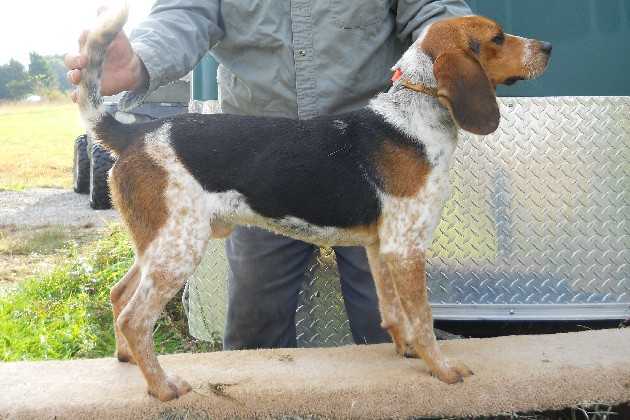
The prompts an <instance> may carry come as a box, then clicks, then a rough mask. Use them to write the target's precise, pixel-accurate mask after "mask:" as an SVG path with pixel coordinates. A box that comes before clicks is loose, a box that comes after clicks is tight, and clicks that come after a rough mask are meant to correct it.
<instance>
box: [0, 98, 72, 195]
mask: <svg viewBox="0 0 630 420" xmlns="http://www.w3.org/2000/svg"><path fill="white" fill-rule="evenodd" d="M82 132H83V128H82V127H81V124H80V120H79V112H78V109H77V106H76V105H75V104H73V103H71V102H69V101H68V102H59V103H44V104H20V103H17V104H16V103H5V104H2V105H0V144H2V147H1V148H0V190H22V189H25V188H33V187H58V188H69V187H70V186H71V185H72V154H73V144H74V139H75V138H76V137H77V136H78V135H79V134H81V133H82Z"/></svg>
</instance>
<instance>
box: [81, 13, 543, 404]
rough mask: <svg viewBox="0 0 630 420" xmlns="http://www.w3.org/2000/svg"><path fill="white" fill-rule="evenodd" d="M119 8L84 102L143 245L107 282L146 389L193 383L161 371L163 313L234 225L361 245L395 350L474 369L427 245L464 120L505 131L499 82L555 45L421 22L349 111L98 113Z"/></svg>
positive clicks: (126, 358) (463, 25) (100, 32)
mask: <svg viewBox="0 0 630 420" xmlns="http://www.w3.org/2000/svg"><path fill="white" fill-rule="evenodd" d="M125 20H126V10H122V11H118V12H116V11H108V12H105V13H104V14H102V15H101V18H100V20H99V23H98V25H97V27H96V28H95V29H94V30H92V31H91V32H90V33H89V35H88V37H87V41H86V42H85V44H84V47H83V49H84V51H83V52H84V53H85V54H86V55H87V57H88V60H89V64H88V66H87V67H86V68H85V69H83V70H82V72H83V74H82V82H81V84H80V86H79V106H80V110H81V113H82V116H83V118H84V120H85V121H86V123H87V126H88V130H89V133H90V134H91V135H92V136H93V138H94V139H95V140H97V141H98V142H100V143H101V144H102V145H104V146H105V147H107V148H108V149H109V150H110V151H111V152H112V153H113V154H114V155H116V156H117V161H116V163H115V165H114V166H113V168H112V170H111V173H110V180H109V181H110V186H111V192H112V198H113V202H114V204H115V206H116V208H117V209H118V211H119V212H120V215H121V217H122V220H123V222H124V224H125V225H126V227H127V229H128V230H129V232H130V234H131V238H132V241H133V244H134V246H135V262H134V264H133V267H132V268H131V269H130V270H129V272H128V273H127V274H126V275H125V276H124V278H123V279H122V280H120V282H119V283H118V284H116V285H115V286H114V287H113V289H112V291H111V301H112V305H113V312H114V324H115V331H116V346H117V356H118V359H119V360H120V361H122V362H132V363H136V364H137V365H138V367H139V368H140V370H141V371H142V374H143V375H144V377H145V379H146V381H147V383H148V390H149V393H150V394H151V395H153V396H155V397H157V398H159V399H160V400H162V401H168V400H171V399H173V398H176V397H179V396H181V395H183V394H185V393H186V392H188V391H190V390H191V387H190V385H188V384H187V383H186V382H185V381H184V380H182V379H180V378H178V377H176V376H172V375H167V374H166V373H165V372H164V371H163V370H162V368H161V366H160V364H159V363H158V359H157V357H156V355H155V353H154V350H153V340H152V336H151V333H152V331H153V326H154V324H155V322H156V320H157V318H158V316H159V314H160V312H161V311H162V310H163V308H164V306H165V305H166V303H167V302H168V301H169V300H170V299H171V298H172V297H173V296H174V295H175V294H176V293H177V291H178V290H180V288H181V287H182V286H183V285H184V284H185V282H186V279H187V278H188V277H189V276H190V275H191V274H192V273H193V272H194V271H195V268H196V267H197V265H198V264H199V261H200V260H201V258H202V256H203V254H204V251H205V249H206V245H207V243H208V240H209V239H210V237H214V238H221V237H225V236H227V235H229V234H230V231H231V229H232V227H233V226H234V225H239V224H240V225H255V226H260V227H263V228H266V229H269V230H271V231H274V232H277V233H279V234H283V235H288V236H291V237H293V238H297V239H300V240H304V241H308V242H311V243H314V244H318V245H360V246H364V247H365V248H366V250H367V255H368V259H369V263H370V269H371V272H372V274H373V277H374V281H375V283H376V288H377V292H378V297H379V308H380V312H381V316H382V321H383V324H382V326H383V328H386V329H387V331H388V332H389V333H390V335H391V337H392V339H393V342H394V344H395V347H396V351H397V352H398V353H399V354H401V355H402V354H405V352H410V353H413V354H415V355H416V356H417V357H420V358H422V359H423V360H424V362H425V363H426V364H427V365H428V367H429V369H430V370H431V372H432V374H433V375H435V376H436V377H437V378H438V379H439V380H441V381H443V382H446V383H449V384H452V383H455V382H459V381H462V378H463V377H466V376H468V375H471V373H472V372H471V371H470V369H468V368H467V367H466V366H465V365H464V364H462V363H460V362H457V361H455V360H451V359H449V358H447V357H446V356H445V355H444V354H443V353H442V352H441V351H440V347H439V345H438V343H437V342H436V339H435V335H434V333H433V328H432V316H431V307H430V305H429V302H428V299H427V288H426V278H425V253H426V251H427V249H428V248H429V246H430V245H431V238H432V235H433V232H434V230H435V228H436V227H437V225H438V222H439V220H440V215H441V212H442V207H443V205H444V203H445V201H446V199H447V198H448V196H449V181H448V171H449V166H450V162H451V158H452V155H453V151H454V150H455V146H456V145H457V132H458V127H459V128H461V129H463V130H466V131H469V132H471V133H475V134H482V135H484V134H489V133H492V132H493V131H495V130H496V129H497V127H498V125H499V119H500V114H499V107H498V105H497V101H496V97H495V87H496V86H497V85H498V84H511V83H514V82H515V81H517V80H520V79H532V78H535V77H537V76H539V75H540V74H542V73H543V72H544V70H545V68H546V67H547V63H548V61H549V57H550V53H551V44H549V43H546V42H540V41H536V40H531V39H525V38H520V37H517V36H513V35H508V34H505V33H504V32H503V30H502V29H501V26H499V25H498V24H497V23H495V22H493V21H492V20H490V19H486V18H483V17H479V16H466V17H459V18H451V19H446V20H441V21H438V22H435V23H433V24H431V25H430V26H429V27H427V28H426V30H425V31H424V32H423V34H422V35H421V36H420V37H419V38H418V39H417V40H416V41H415V42H414V43H413V45H412V46H411V47H410V48H409V49H408V50H407V51H406V53H405V54H404V55H403V56H402V58H401V59H400V61H399V62H398V63H397V64H396V65H395V67H394V72H395V73H394V77H393V85H392V87H391V89H389V91H388V92H387V93H380V94H378V95H377V96H376V97H374V98H373V99H372V100H371V102H370V103H369V105H368V106H366V107H365V108H363V109H359V110H357V111H354V112H349V113H346V114H342V115H334V116H322V117H318V118H314V119H311V120H304V121H299V120H291V119H284V118H265V117H252V116H237V115H221V114H218V115H198V114H185V115H181V116H176V117H170V118H165V119H161V120H156V121H150V122H144V123H137V124H122V123H120V122H118V121H117V120H115V119H114V118H113V117H112V116H110V115H108V114H106V113H105V112H104V110H103V105H102V98H101V96H100V93H99V92H100V80H99V79H100V74H101V65H102V63H103V59H104V56H105V50H106V48H107V47H108V45H109V43H110V42H111V41H112V39H113V38H114V36H115V35H116V34H117V33H118V31H119V30H120V29H121V28H122V26H123V24H124V22H125Z"/></svg>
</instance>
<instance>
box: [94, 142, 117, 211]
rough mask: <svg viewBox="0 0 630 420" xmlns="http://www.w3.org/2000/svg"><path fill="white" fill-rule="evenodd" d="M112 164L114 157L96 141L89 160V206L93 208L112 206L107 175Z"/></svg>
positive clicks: (101, 208) (100, 208)
mask: <svg viewBox="0 0 630 420" xmlns="http://www.w3.org/2000/svg"><path fill="white" fill-rule="evenodd" d="M113 164H114V159H113V158H112V156H111V155H110V154H109V152H108V151H107V150H105V149H104V148H103V147H101V146H100V145H98V144H96V143H95V144H93V145H92V156H91V161H90V207H92V208H93V209H94V210H103V209H109V208H111V207H112V200H111V197H110V195H109V185H108V184H107V176H108V173H109V170H110V169H111V167H112V165H113Z"/></svg>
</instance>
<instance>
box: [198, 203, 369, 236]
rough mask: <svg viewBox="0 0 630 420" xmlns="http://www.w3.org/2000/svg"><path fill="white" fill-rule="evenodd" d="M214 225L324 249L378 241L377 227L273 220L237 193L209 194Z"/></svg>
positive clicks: (210, 213)
mask: <svg viewBox="0 0 630 420" xmlns="http://www.w3.org/2000/svg"><path fill="white" fill-rule="evenodd" d="M206 199H207V200H206V201H207V209H208V210H207V211H208V214H209V217H210V220H211V224H212V225H215V226H218V225H221V226H223V225H242V226H258V227H261V228H264V229H267V230H270V231H272V232H275V233H278V234H280V235H284V236H289V237H291V238H294V239H298V240H301V241H305V242H309V243H312V244H315V245H321V246H333V245H342V246H352V245H363V246H365V245H369V244H371V243H373V242H374V241H375V240H376V238H377V234H376V228H375V225H369V226H364V225H359V226H353V227H338V226H319V225H315V224H312V223H309V222H307V221H305V220H303V219H301V218H299V217H296V216H292V215H285V216H283V217H281V218H270V217H266V216H264V215H262V214H260V213H257V212H256V211H254V210H253V209H252V208H251V207H250V206H249V205H248V204H247V200H246V197H245V196H244V195H242V194H240V193H239V192H237V191H234V190H231V191H227V192H216V193H206Z"/></svg>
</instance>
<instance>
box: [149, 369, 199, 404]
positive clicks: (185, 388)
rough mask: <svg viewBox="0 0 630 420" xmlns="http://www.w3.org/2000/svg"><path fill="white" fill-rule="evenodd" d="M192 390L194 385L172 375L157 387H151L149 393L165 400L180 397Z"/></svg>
mask: <svg viewBox="0 0 630 420" xmlns="http://www.w3.org/2000/svg"><path fill="white" fill-rule="evenodd" d="M191 390H192V387H191V386H190V385H189V384H188V382H186V381H185V380H183V379H181V378H180V377H179V376H175V375H170V376H167V377H166V380H165V381H164V382H162V383H160V384H158V385H157V386H156V387H155V389H154V388H151V387H149V395H152V396H154V397H155V398H157V399H158V400H160V401H162V402H165V401H170V400H173V399H175V398H179V397H181V396H182V395H184V394H187V393H188V392H190V391H191Z"/></svg>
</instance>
